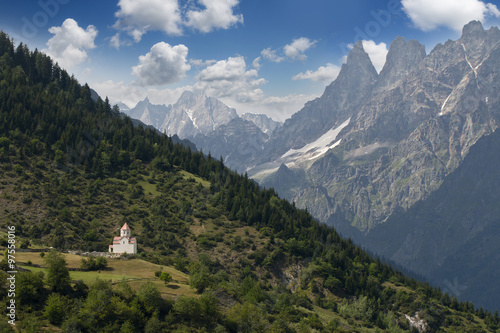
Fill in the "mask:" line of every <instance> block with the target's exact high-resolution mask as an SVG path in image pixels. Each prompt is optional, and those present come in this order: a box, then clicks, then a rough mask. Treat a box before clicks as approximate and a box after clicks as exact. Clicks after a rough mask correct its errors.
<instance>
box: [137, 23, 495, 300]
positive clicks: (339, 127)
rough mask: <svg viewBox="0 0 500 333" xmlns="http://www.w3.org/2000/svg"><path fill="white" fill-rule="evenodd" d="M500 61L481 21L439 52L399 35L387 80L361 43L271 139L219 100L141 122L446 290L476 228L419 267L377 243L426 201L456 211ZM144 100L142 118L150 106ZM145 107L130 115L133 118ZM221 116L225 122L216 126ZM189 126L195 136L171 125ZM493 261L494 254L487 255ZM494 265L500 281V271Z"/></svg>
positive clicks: (490, 120) (419, 242)
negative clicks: (452, 197) (457, 182)
mask: <svg viewBox="0 0 500 333" xmlns="http://www.w3.org/2000/svg"><path fill="white" fill-rule="evenodd" d="M499 62H500V31H499V30H498V28H496V27H492V28H490V29H489V30H485V29H484V28H483V26H482V25H481V23H480V22H477V21H472V22H470V23H469V24H467V25H466V26H464V28H463V31H462V36H461V37H460V38H459V39H458V40H456V41H452V40H448V41H447V42H446V43H444V44H438V45H436V46H435V47H434V48H433V50H432V51H431V52H430V53H428V54H427V52H426V50H425V46H424V45H422V44H420V43H419V42H418V41H415V40H409V41H406V40H405V39H404V38H403V37H398V38H396V39H395V40H394V41H393V43H392V44H391V46H390V48H389V52H388V54H387V58H386V63H385V65H384V67H383V69H382V70H381V72H380V73H377V71H376V70H375V68H374V66H373V64H372V62H371V60H370V57H369V56H368V54H367V53H366V52H365V50H364V49H363V44H362V42H358V43H356V44H355V45H354V46H353V48H352V50H351V51H350V52H349V55H348V57H347V61H346V63H345V64H343V65H342V68H341V71H340V73H339V75H338V77H337V78H336V80H335V81H333V82H332V83H331V84H330V85H328V86H327V87H326V88H325V91H324V93H323V95H322V96H321V97H319V98H317V99H315V100H313V101H310V102H308V103H306V105H305V106H304V108H303V109H301V110H300V111H298V112H297V113H296V114H294V115H293V116H292V117H291V118H290V119H288V120H286V121H285V123H284V124H282V125H281V126H274V125H273V126H274V127H271V128H270V129H269V130H267V131H266V127H265V126H264V125H263V124H262V122H259V121H257V120H256V119H255V117H254V118H249V117H246V118H245V117H238V116H237V114H236V112H235V111H234V110H233V111H231V110H232V109H230V108H224V107H222V106H221V105H220V104H218V103H215V102H213V104H212V103H207V102H203V101H207V100H209V99H210V98H208V97H203V96H202V97H193V96H192V93H190V95H189V96H190V97H189V98H182V97H181V99H179V102H177V103H176V104H175V105H174V106H169V107H163V109H161V110H162V111H161V112H160V111H158V113H155V112H156V111H155V112H152V111H150V112H149V113H148V112H142V113H140V116H141V118H140V119H143V121H145V122H146V123H148V122H150V123H151V124H153V123H152V121H153V120H152V119H158V120H155V121H157V123H156V124H157V125H158V126H159V127H157V128H160V130H162V129H163V130H166V129H168V128H169V129H170V130H172V129H174V128H175V130H176V131H177V134H179V133H181V134H179V136H181V138H182V137H183V136H184V138H189V139H190V140H191V141H192V142H194V143H195V144H196V145H197V147H198V148H200V149H202V150H203V151H204V152H209V151H210V152H211V153H212V154H213V155H214V156H219V155H221V156H222V157H223V158H224V160H225V161H226V163H227V165H228V166H230V167H232V168H234V169H236V170H238V171H240V172H244V171H245V172H248V175H249V176H250V177H252V178H253V179H255V180H257V181H258V182H259V183H260V184H261V185H262V186H264V187H273V188H275V189H276V190H277V191H278V193H280V194H281V195H282V196H284V197H285V198H287V199H288V200H290V201H293V202H295V204H296V205H297V206H298V207H302V208H307V209H308V211H309V212H311V214H312V215H313V216H315V217H316V218H317V219H319V220H320V221H322V222H324V223H326V224H328V225H333V226H334V227H335V228H336V229H337V230H338V231H339V232H340V233H341V234H343V235H344V236H346V237H351V238H352V239H354V240H355V241H356V242H357V243H359V244H361V245H362V246H365V247H367V248H368V249H369V250H372V251H374V252H377V253H380V254H382V255H384V256H385V257H387V258H390V259H391V260H394V261H395V262H397V263H398V264H400V265H403V266H405V267H406V268H408V269H410V270H414V271H416V272H419V273H421V274H423V275H424V276H425V277H426V278H428V279H430V280H432V281H433V282H435V283H436V284H439V285H441V286H442V287H446V284H445V283H444V281H445V280H446V281H451V280H453V278H455V276H448V277H447V278H443V276H442V275H441V273H439V274H438V273H435V272H437V271H438V270H439V269H441V268H443V267H442V265H444V264H443V263H444V261H443V260H444V259H443V258H444V256H443V255H442V254H443V253H448V254H449V256H448V255H447V256H446V258H447V260H448V261H450V260H452V258H453V254H454V253H459V252H460V251H462V252H463V251H464V247H462V245H463V246H465V243H462V242H456V243H454V244H455V245H454V246H452V248H453V250H451V248H445V246H448V245H450V242H452V240H454V239H455V238H456V239H469V238H468V237H465V235H464V233H467V232H468V231H466V230H457V231H456V234H454V235H453V237H452V236H450V238H449V239H450V242H437V244H436V245H435V250H434V251H433V252H432V255H430V254H429V253H426V254H421V256H420V257H419V258H418V260H417V259H416V256H417V254H414V255H412V256H410V257H412V258H413V259H415V260H413V259H412V260H410V259H409V257H408V256H405V255H401V253H402V251H403V250H402V249H401V248H398V247H397V246H381V245H380V242H378V243H377V242H374V241H372V239H379V238H377V237H376V236H375V235H380V234H381V233H380V232H379V231H378V230H382V229H383V233H382V234H383V235H385V237H386V239H390V240H391V241H392V240H393V238H392V237H393V236H394V242H396V243H397V242H398V241H397V240H396V238H397V237H396V236H397V230H399V229H398V228H403V226H404V228H410V224H408V225H406V223H407V222H406V221H409V220H412V219H414V217H413V216H410V215H405V214H412V212H414V211H413V210H412V208H413V207H414V206H415V205H416V204H420V202H425V201H426V200H433V202H436V201H439V202H442V203H443V204H442V206H443V207H448V206H446V205H445V204H444V203H445V202H446V200H447V198H446V197H445V196H439V195H438V194H439V193H443V192H440V191H438V190H439V189H440V188H441V186H443V184H445V182H446V181H447V179H448V177H452V174H454V172H455V170H457V168H458V167H460V166H461V165H462V164H463V163H464V161H465V160H466V158H467V156H468V154H469V151H470V150H471V148H472V147H473V146H475V145H476V143H477V142H478V141H479V140H480V139H481V138H483V137H486V136H488V135H490V134H491V133H493V132H494V131H495V130H496V129H497V128H498V124H499V121H500V108H499V102H500V98H499V96H500V91H499V90H500V86H499V84H498V82H500V72H499V68H500V66H499V65H500V64H499ZM186 99H187V100H190V101H191V100H193V101H202V102H198V103H192V105H198V106H200V105H203V108H204V110H205V111H204V112H205V113H206V114H209V115H211V117H212V118H210V117H208V118H207V119H204V122H199V120H198V116H197V117H192V116H191V117H190V116H189V114H190V113H189V112H190V111H184V113H182V112H180V111H179V110H194V109H196V108H195V107H193V106H189V107H188V106H187V105H191V104H189V103H186V101H185V100H186ZM141 103H144V101H143V102H141ZM141 103H139V104H138V106H137V107H136V108H134V109H140V108H139V106H140V105H141ZM146 104H147V103H146ZM207 105H217V107H218V108H211V107H209V106H207ZM203 108H200V109H197V110H201V109H203ZM219 108H220V109H219ZM134 109H132V110H131V111H130V113H128V114H129V115H131V116H132V117H134V116H135V115H134V114H133V111H134ZM153 109H154V110H157V109H155V108H153V107H151V110H153ZM173 110H175V111H173ZM206 110H210V111H208V113H207V111H206ZM219 110H220V111H219ZM200 112H202V111H200ZM219 112H220V114H224V117H220V118H217V119H220V120H218V121H215V120H212V119H215V118H213V117H214V116H213V115H215V114H219ZM165 113H166V114H169V115H172V116H167V117H165V119H167V118H168V119H171V117H173V116H174V115H176V116H175V117H177V118H176V119H177V120H175V121H173V120H169V121H166V120H163V122H162V119H163V118H162V117H163V116H159V117H156V116H152V115H153V114H155V115H156V114H161V115H163V114H165ZM180 113H181V114H182V116H179V114H180ZM191 114H195V112H194V111H193V112H192V113H191ZM135 117H138V115H136V116H135ZM155 117H156V118H155ZM193 119H197V120H196V122H197V124H198V122H199V124H200V125H199V126H200V128H196V127H195V126H194V123H193V122H192V120H193ZM190 120H191V122H189V121H190ZM183 121H184V123H183ZM264 122H266V119H264ZM160 123H161V125H160ZM179 123H182V124H183V126H184V127H182V126H177V127H175V126H173V125H169V126H170V127H168V126H166V125H165V124H179ZM205 123H206V124H207V125H205ZM184 124H186V125H184ZM201 124H203V125H201ZM153 125H154V124H153ZM157 125H154V126H157ZM172 126H173V127H172ZM201 128H203V130H202V129H201ZM166 132H167V133H173V132H169V131H168V130H167V131H166ZM485 162H486V163H488V160H487V159H486V160H485ZM476 171H477V170H476ZM485 195H487V194H485ZM429 207H430V206H429ZM429 209H430V208H429ZM450 209H451V208H450ZM402 214H403V215H402ZM395 216H397V218H396V217H395ZM401 216H404V217H401ZM388 222H391V223H388ZM419 223H420V222H419V221H416V222H415V224H414V225H415V226H418V225H419ZM436 223H437V222H436ZM443 223H444V222H443ZM468 223H470V224H472V225H475V224H477V225H480V224H481V221H475V220H474V219H473V218H472V217H471V220H469V222H468ZM423 225H424V222H422V229H425V227H423ZM443 225H444V224H443ZM382 226H383V228H382ZM389 226H392V227H389ZM404 228H403V229H404ZM478 228H479V227H478ZM410 229H411V228H410ZM410 229H405V230H410ZM431 229H432V228H431ZM479 229H481V228H479ZM443 230H447V229H443ZM481 230H482V229H481ZM491 230H496V229H495V228H493V229H491ZM406 232H409V231H406ZM424 234H425V233H420V234H417V233H413V234H412V236H411V237H410V236H409V234H408V233H402V234H400V235H399V236H401V235H405V237H410V238H411V241H412V242H413V243H414V244H415V246H424V245H423V244H426V243H425V242H426V240H428V239H429V238H426V237H424V236H423V235H424ZM419 235H420V236H419ZM399 236H398V237H399ZM406 241H407V242H409V241H410V239H409V238H407V240H406ZM445 244H447V245H445ZM490 250H491V251H493V250H494V249H493V248H491V249H490ZM397 251H400V252H398V253H399V254H398V253H397ZM407 251H410V250H408V249H407ZM410 252H411V251H410ZM439 253H440V254H441V255H438V254H439ZM494 255H495V253H489V252H487V253H484V254H483V258H486V257H488V256H492V257H493V256H494ZM429 256H430V257H429ZM417 262H418V263H419V264H417ZM431 262H432V263H434V264H433V265H429V266H428V267H426V268H425V269H421V268H422V267H423V266H425V265H424V263H431ZM419 265H420V266H419ZM491 265H492V268H491V269H492V271H495V272H497V273H496V274H498V272H500V267H498V266H497V265H496V264H491ZM443 269H444V268H443ZM447 271H449V272H452V270H451V271H450V270H449V269H448V270H447ZM450 274H451V273H450ZM453 274H454V273H453ZM453 274H452V275H453ZM457 276H458V275H457ZM471 281H472V280H471ZM464 283H466V282H464ZM472 289H473V288H471V289H469V290H472ZM476 294H478V295H479V294H481V293H480V292H478V293H476ZM463 295H464V293H462V296H463ZM478 297H479V296H478ZM475 301H476V302H479V304H485V305H488V306H489V307H496V308H500V304H499V303H498V301H496V302H490V301H488V300H486V299H483V298H480V297H479V298H476V299H475Z"/></svg>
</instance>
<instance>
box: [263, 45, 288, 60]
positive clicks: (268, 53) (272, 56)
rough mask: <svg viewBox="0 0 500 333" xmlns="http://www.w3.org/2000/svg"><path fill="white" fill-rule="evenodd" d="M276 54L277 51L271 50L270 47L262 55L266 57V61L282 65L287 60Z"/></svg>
mask: <svg viewBox="0 0 500 333" xmlns="http://www.w3.org/2000/svg"><path fill="white" fill-rule="evenodd" d="M276 52H277V51H276V50H271V48H270V47H268V48H267V49H264V50H262V52H260V54H261V55H262V57H264V59H267V60H269V61H272V62H275V63H280V62H282V61H283V60H285V57H281V56H278V55H277V54H276Z"/></svg>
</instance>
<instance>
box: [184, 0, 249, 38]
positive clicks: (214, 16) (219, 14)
mask: <svg viewBox="0 0 500 333" xmlns="http://www.w3.org/2000/svg"><path fill="white" fill-rule="evenodd" d="M198 2H199V3H200V4H201V5H202V6H203V7H205V9H203V10H198V9H196V10H189V11H188V12H187V13H186V17H187V21H186V23H185V24H186V26H188V27H192V28H194V29H197V30H199V31H201V32H203V33H208V32H211V31H212V30H215V29H228V28H230V27H231V26H233V25H235V24H238V23H243V15H241V14H240V15H235V14H234V12H233V8H234V7H235V6H237V5H238V3H239V0H198Z"/></svg>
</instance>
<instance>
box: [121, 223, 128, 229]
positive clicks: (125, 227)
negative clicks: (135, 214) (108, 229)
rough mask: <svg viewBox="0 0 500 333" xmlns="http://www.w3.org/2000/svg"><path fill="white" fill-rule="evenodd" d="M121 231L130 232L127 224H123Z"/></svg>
mask: <svg viewBox="0 0 500 333" xmlns="http://www.w3.org/2000/svg"><path fill="white" fill-rule="evenodd" d="M121 230H130V227H129V226H128V224H127V222H125V224H124V225H123V227H122V228H121Z"/></svg>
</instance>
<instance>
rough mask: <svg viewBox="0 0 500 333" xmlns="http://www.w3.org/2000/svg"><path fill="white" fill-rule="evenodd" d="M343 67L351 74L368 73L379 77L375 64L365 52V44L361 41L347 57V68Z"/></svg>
mask: <svg viewBox="0 0 500 333" xmlns="http://www.w3.org/2000/svg"><path fill="white" fill-rule="evenodd" d="M342 67H343V69H344V70H348V71H349V72H353V71H358V72H360V73H361V72H366V73H367V74H369V75H370V76H375V77H376V76H378V74H377V71H376V69H375V67H374V66H373V63H372V61H371V60H370V56H369V55H368V53H366V52H365V49H364V48H363V43H362V42H361V41H358V42H357V43H356V44H354V47H353V48H352V50H351V51H350V52H349V54H348V55H347V61H346V64H345V66H342ZM344 67H345V68H344Z"/></svg>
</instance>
